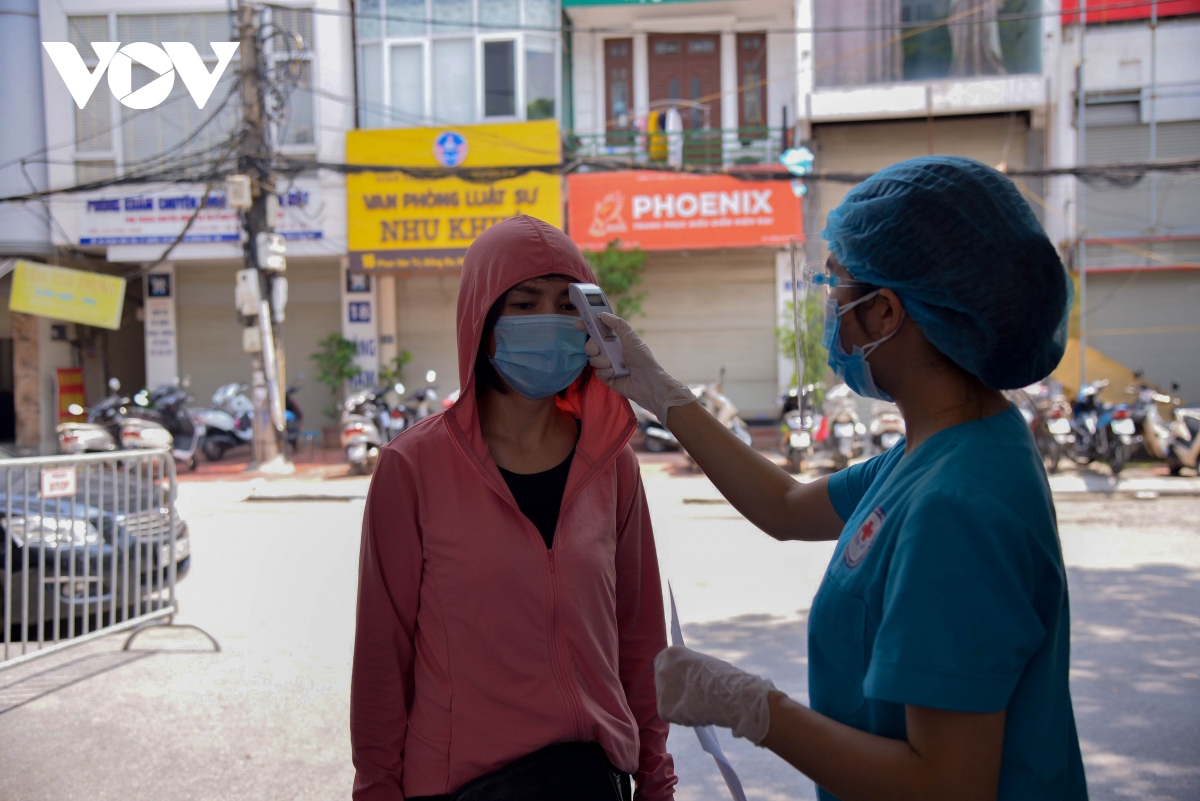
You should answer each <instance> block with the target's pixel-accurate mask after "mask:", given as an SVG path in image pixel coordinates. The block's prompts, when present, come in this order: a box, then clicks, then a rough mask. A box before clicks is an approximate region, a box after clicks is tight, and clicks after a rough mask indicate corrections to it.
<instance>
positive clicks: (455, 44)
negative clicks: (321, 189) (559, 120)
mask: <svg viewBox="0 0 1200 801" xmlns="http://www.w3.org/2000/svg"><path fill="white" fill-rule="evenodd" d="M356 11H357V24H358V30H357V35H358V83H359V86H358V102H359V125H360V126H361V127H363V128H392V127H405V126H411V125H440V124H459V125H461V124H469V123H474V122H492V121H496V122H501V121H511V120H538V119H548V118H553V117H555V116H556V115H557V114H558V107H559V104H558V97H559V94H560V92H561V89H560V86H561V80H562V78H561V69H560V56H559V53H560V51H559V35H558V28H559V17H560V15H561V8H560V0H360V2H359V3H358V4H357V9H356Z"/></svg>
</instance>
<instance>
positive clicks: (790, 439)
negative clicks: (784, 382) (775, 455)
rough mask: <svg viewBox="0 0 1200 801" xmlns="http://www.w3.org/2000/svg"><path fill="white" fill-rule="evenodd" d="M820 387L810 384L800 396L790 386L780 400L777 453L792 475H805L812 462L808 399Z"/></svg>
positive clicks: (810, 414) (811, 412) (811, 417)
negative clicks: (780, 455)
mask: <svg viewBox="0 0 1200 801" xmlns="http://www.w3.org/2000/svg"><path fill="white" fill-rule="evenodd" d="M822 386H823V385H822V384H819V383H817V384H809V385H808V386H806V387H804V392H803V395H802V394H801V393H800V391H799V390H798V389H797V388H796V387H792V388H791V389H789V390H788V391H787V392H786V393H785V394H784V395H782V396H780V398H779V401H778V402H779V405H780V409H781V411H780V416H779V432H780V437H779V452H780V453H782V454H783V456H784V458H785V459H787V469H788V471H789V472H791V473H802V472H804V470H805V469H806V468H807V467H808V462H809V461H810V460H811V459H812V455H813V428H814V425H815V421H816V417H815V415H814V414H813V408H812V403H811V401H810V400H809V397H810V396H811V395H812V393H813V391H814V390H816V389H818V388H819V387H822ZM801 400H803V401H804V402H803V403H801Z"/></svg>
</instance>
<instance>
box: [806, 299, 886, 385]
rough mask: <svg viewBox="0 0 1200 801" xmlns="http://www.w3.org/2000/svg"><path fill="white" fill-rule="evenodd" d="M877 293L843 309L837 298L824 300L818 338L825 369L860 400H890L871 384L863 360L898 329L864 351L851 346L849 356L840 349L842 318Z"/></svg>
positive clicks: (872, 381) (873, 380)
mask: <svg viewBox="0 0 1200 801" xmlns="http://www.w3.org/2000/svg"><path fill="white" fill-rule="evenodd" d="M878 294H879V290H878V289H876V290H875V291H874V292H868V293H867V294H866V295H863V296H862V297H861V298H859V299H858V300H856V301H854V302H852V303H847V304H846V305H845V306H841V305H839V304H838V302H837V298H829V300H827V301H825V336H824V337H822V338H821V344H822V345H824V346H825V349H826V350H828V351H829V369H831V370H833V372H834V374H835V375H837V377H838V378H840V379H842V380H843V381H845V382H846V386H848V387H850V389H851V390H853V391H854V392H857V393H858V394H859V395H862V396H863V397H864V398H875V399H876V400H883V401H890V400H891V399H892V397H891V396H890V395H888V394H887V393H886V392H884V391H883V390H882V389H880V388H879V387H878V386H876V385H875V379H874V377H873V376H872V375H871V364H870V363H869V362H868V361H867V357H868V356H870V355H871V354H872V353H874V352H875V349H876V348H878V347H879V346H880V345H882V344H883V343H884V342H887V341H888V340H889V339H891V338H892V337H894V336H895V335H896V331H899V330H900V326H896V329H895V330H894V331H892V333H890V334H888V335H887V336H885V337H884V338H883V339H877V340H875V341H874V342H871V343H869V344H868V345H867V346H866V347H865V348H864V347H860V346H858V345H855V346H854V351H853V352H852V353H846V352H845V351H843V350H842V340H841V336H840V334H841V330H842V316H843V315H844V314H845V313H846V312H848V311H850V310H851V309H853V308H854V307H855V306H857V305H858V304H860V303H865V302H867V301H868V300H870V299H871V298H873V297H875V296H876V295H878Z"/></svg>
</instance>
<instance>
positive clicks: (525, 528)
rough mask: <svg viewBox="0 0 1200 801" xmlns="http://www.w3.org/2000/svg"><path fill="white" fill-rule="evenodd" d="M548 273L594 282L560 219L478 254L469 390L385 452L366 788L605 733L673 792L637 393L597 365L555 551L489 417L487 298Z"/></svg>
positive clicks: (372, 800)
mask: <svg viewBox="0 0 1200 801" xmlns="http://www.w3.org/2000/svg"><path fill="white" fill-rule="evenodd" d="M548 273H558V274H561V275H568V276H571V277H572V278H574V279H575V280H578V281H583V282H594V281H595V276H594V275H593V274H592V271H591V270H590V269H589V268H588V266H587V262H586V261H584V259H583V256H582V255H581V254H580V252H579V249H578V248H577V247H576V246H575V245H574V243H572V242H571V241H570V240H569V239H568V238H567V237H566V236H565V235H564V234H563V233H562V232H561V231H559V230H558V229H556V228H554V227H553V226H551V225H548V224H546V223H544V222H541V221H540V220H536V219H534V218H532V217H528V216H519V217H515V218H512V219H510V220H506V221H504V222H501V223H498V224H497V225H494V226H492V227H491V228H489V229H488V230H487V231H486V232H484V234H483V235H482V236H480V237H479V238H478V239H477V240H476V241H475V242H474V243H473V244H472V245H471V247H470V249H469V250H468V251H467V256H466V260H465V263H464V264H463V270H462V282H461V284H460V286H459V292H458V365H459V367H458V371H459V386H460V387H462V393H461V395H460V397H459V399H458V401H457V402H456V403H455V404H454V406H453V407H452V408H450V409H448V410H447V411H445V412H443V413H441V414H437V415H434V416H432V417H429V418H426V419H425V420H423V421H421V422H420V423H418V424H417V425H415V426H413V427H412V428H411V429H409V430H408V431H405V432H404V433H403V434H401V435H400V436H399V437H397V438H396V439H395V440H394V441H393V442H392V443H391V444H390V445H388V446H387V447H385V448H383V449H382V450H381V451H380V455H379V462H378V465H377V466H376V469H375V476H374V478H373V479H372V481H371V489H370V492H369V493H368V495H367V505H366V511H365V513H364V516H363V533H362V552H361V557H360V560H361V561H360V567H359V588H358V625H357V632H356V635H355V642H354V672H353V678H352V681H351V693H350V738H351V744H352V747H353V753H354V767H355V770H356V773H355V778H354V798H355V799H359V801H400V799H402V798H404V797H406V796H424V795H437V794H441V793H451V792H454V791H455V790H456V789H458V788H459V787H460V786H462V785H463V784H465V783H466V782H468V781H471V780H472V779H475V778H477V777H479V776H482V775H484V774H486V773H489V772H491V771H494V770H497V769H499V768H502V767H504V766H505V765H507V764H508V763H510V762H512V761H513V760H515V759H518V758H520V757H522V756H524V755H526V754H529V753H531V752H533V751H536V750H538V749H539V748H542V747H544V746H547V745H551V744H553V743H562V742H579V741H582V742H597V743H599V744H600V745H601V746H602V747H603V748H604V750H605V752H606V753H607V754H608V758H609V760H610V761H611V762H612V763H613V765H615V766H616V767H618V768H620V769H621V770H623V771H626V772H628V773H631V774H633V776H634V779H635V780H636V782H637V797H639V798H641V799H645V800H646V801H652V800H653V799H667V798H671V797H672V796H673V794H674V790H673V788H674V785H675V782H676V779H675V776H674V772H673V768H672V761H671V755H670V754H669V753H667V724H666V723H664V722H663V721H662V719H661V718H659V716H658V711H657V707H656V700H655V693H654V665H653V661H654V657H655V655H656V654H657V653H658V652H659V651H661V650H662V649H663V648H665V647H666V631H665V624H664V620H663V603H662V590H661V586H660V584H659V575H658V559H657V556H656V554H655V550H654V537H653V534H652V531H651V527H650V514H649V511H648V509H647V507H646V497H645V493H644V491H643V488H642V481H641V476H640V473H639V472H638V462H637V458H636V457H635V456H634V454H633V451H632V450H631V449H630V447H629V445H628V442H629V438H630V436H631V435H632V433H633V431H634V428H635V419H634V416H633V412H632V410H631V409H630V407H629V403H628V402H627V401H626V400H625V399H624V398H622V397H620V396H619V395H617V394H615V393H613V392H612V391H611V390H609V389H608V388H607V387H606V386H604V384H603V383H602V382H600V381H599V380H596V379H594V378H593V379H592V380H590V381H588V382H586V384H585V385H584V386H583V387H582V389H580V383H581V382H579V381H576V383H575V384H574V385H573V386H572V387H571V388H570V389H569V390H568V391H567V393H566V398H565V399H562V398H560V399H559V401H558V403H559V406H560V407H561V408H563V409H565V410H566V411H567V412H569V413H570V414H571V415H573V416H575V417H577V418H578V419H579V420H581V421H582V425H581V429H580V436H579V442H578V444H577V445H576V447H575V457H574V459H573V460H572V462H571V469H570V473H569V475H568V478H567V486H566V490H565V493H564V495H563V499H562V507H561V511H560V512H559V518H558V528H557V529H556V530H555V534H554V547H553V548H552V549H549V550H548V549H547V548H546V545H545V542H544V540H543V539H542V537H541V535H540V534H539V533H538V530H537V528H536V527H535V526H534V525H533V523H531V522H530V521H529V519H528V518H526V517H525V516H524V515H523V514H522V513H521V511H520V510H519V509H518V508H517V505H516V502H515V501H514V500H513V497H512V493H511V492H509V490H508V486H507V484H505V482H504V479H503V478H502V477H501V476H500V472H499V471H498V470H497V468H496V464H495V462H494V461H493V460H492V457H491V454H490V453H489V451H488V446H487V443H486V442H485V441H484V439H483V435H482V434H481V433H480V428H479V409H478V406H477V404H476V402H475V376H474V366H475V356H476V351H477V349H478V348H479V346H480V337H481V335H482V331H483V325H484V318H485V317H486V315H487V312H488V309H489V308H490V307H491V306H492V304H493V303H494V302H495V301H496V300H497V299H498V298H500V297H501V296H502V295H503V294H504V293H505V292H506V291H507V290H508V289H510V288H511V287H513V286H515V285H516V284H519V283H520V282H522V281H524V280H526V279H528V278H533V277H536V276H540V275H546V274H548Z"/></svg>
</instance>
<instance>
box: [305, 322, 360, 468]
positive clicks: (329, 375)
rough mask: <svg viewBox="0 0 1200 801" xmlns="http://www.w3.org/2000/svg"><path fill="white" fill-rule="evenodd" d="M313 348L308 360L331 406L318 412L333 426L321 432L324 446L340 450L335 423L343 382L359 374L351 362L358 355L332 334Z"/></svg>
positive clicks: (346, 341)
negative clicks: (314, 365)
mask: <svg viewBox="0 0 1200 801" xmlns="http://www.w3.org/2000/svg"><path fill="white" fill-rule="evenodd" d="M317 347H318V349H317V352H316V353H313V354H312V355H310V356H309V357H308V358H309V359H311V360H312V361H313V362H315V363H316V366H317V374H316V379H317V381H319V382H320V383H322V384H324V385H325V386H327V387H329V393H330V395H331V402H330V405H328V406H326V407H325V408H324V409H323V410H322V411H324V412H325V417H326V418H328V420H329V421H330V422H331V423H333V425H331V426H326V427H324V428H323V429H322V433H323V437H324V446H325V447H326V448H337V447H340V446H341V431H340V430H339V429H338V427H337V422H338V420H340V419H341V415H342V405H343V403H345V399H346V398H345V396H346V382H347V381H349V380H350V379H352V378H354V377H356V376H357V375H359V374H360V373H362V368H361V367H359V366H358V364H356V363H355V361H354V357H355V356H357V355H358V343H356V342H355V341H354V340H353V339H346V338H345V337H343V336H342V335H341V334H339V333H336V332H335V333H332V334H330V335H329V336H327V337H325V338H324V339H322V340H321V341H320V342H318V343H317Z"/></svg>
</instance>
